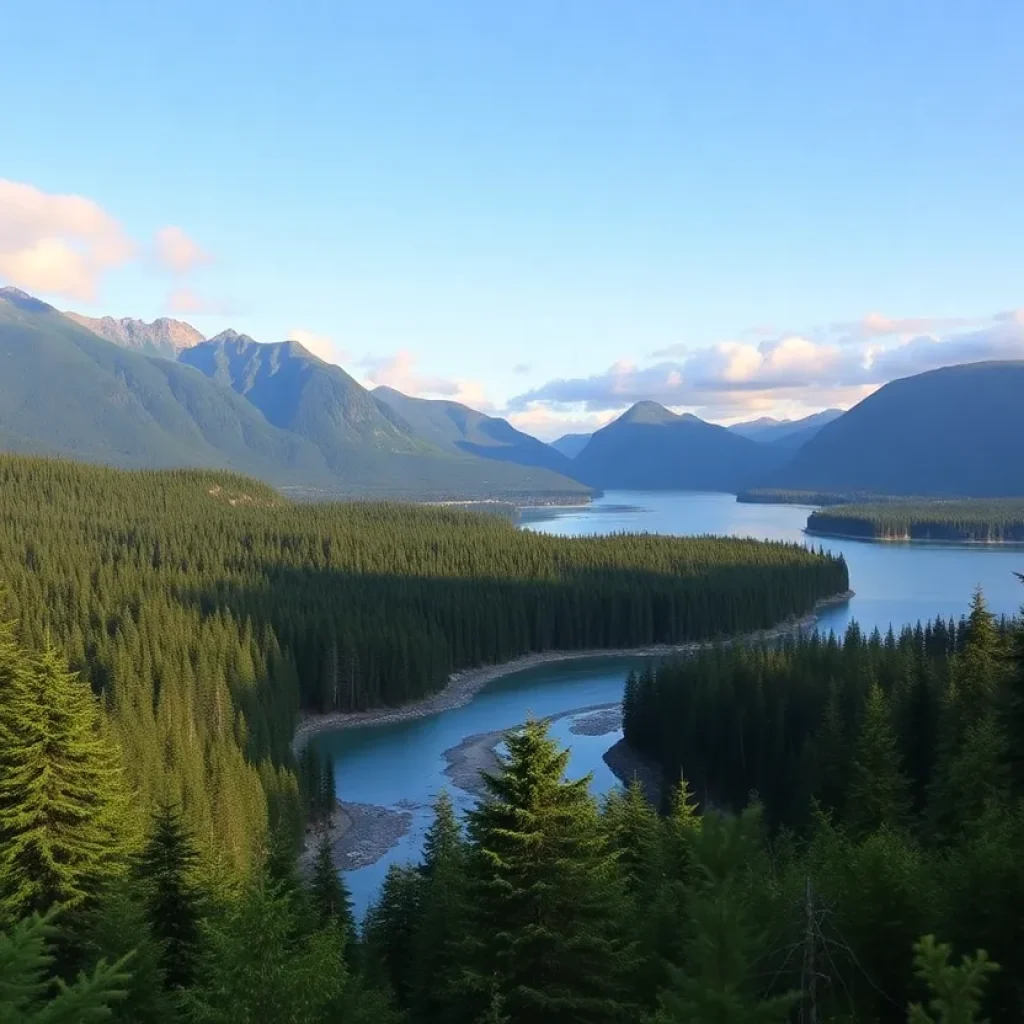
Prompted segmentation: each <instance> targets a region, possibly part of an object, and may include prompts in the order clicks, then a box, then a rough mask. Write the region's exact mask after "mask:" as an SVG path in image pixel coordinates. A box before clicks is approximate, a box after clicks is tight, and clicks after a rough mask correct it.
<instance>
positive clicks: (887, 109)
mask: <svg viewBox="0 0 1024 1024" xmlns="http://www.w3.org/2000/svg"><path fill="white" fill-rule="evenodd" d="M9 7H10V9H9V10H6V11H5V12H4V29H3V35H4V41H3V43H0V54H2V59H0V95H2V96H3V97H4V98H5V104H4V115H3V121H2V128H0V284H2V283H7V284H13V285H16V286H18V287H21V288H23V289H24V290H25V291H28V292H31V293H32V294H35V295H38V296H39V297H41V298H44V299H46V300H47V301H49V302H52V303H53V304H54V305H56V306H58V308H61V309H72V310H76V311H79V312H83V313H86V314H90V315H112V316H133V317H140V318H143V319H145V320H151V319H153V318H155V317H159V316H172V317H176V318H180V319H184V320H187V321H188V322H190V323H192V324H194V325H195V326H196V327H197V328H198V329H199V330H200V331H202V332H203V333H204V334H206V335H207V336H211V335H213V334H215V333H217V332H218V331H220V330H222V329H224V328H226V327H229V326H230V327H233V328H235V329H237V330H240V331H243V332H245V333H247V334H250V335H252V336H253V337H254V338H256V339H257V340H258V341H266V342H270V341H281V340H284V339H285V338H289V337H292V338H296V339H298V340H300V341H302V342H304V343H305V344H307V346H308V347H310V348H311V349H312V350H313V351H314V352H316V353H317V354H318V355H320V356H321V357H322V358H326V359H329V360H330V361H332V362H337V363H339V364H340V365H342V366H344V367H345V368H346V369H347V370H348V371H349V372H351V373H352V374H353V375H354V376H355V377H356V378H357V379H359V380H361V381H362V382H364V383H366V384H369V385H375V384H389V385H391V386H393V387H397V388H399V389H400V390H404V391H406V392H408V393H411V394H419V395H423V396H426V397H445V398H454V399H456V400H459V401H464V402H466V403H467V404H470V405H473V406H475V407H477V408H481V409H484V410H485V411H489V412H494V413H497V414H500V415H506V416H508V417H509V418H510V419H511V420H512V421H513V422H514V423H515V424H516V425H517V426H519V427H521V428H522V429H525V430H528V431H531V432H533V433H536V434H537V435H538V436H542V437H545V438H551V437H554V436H557V435H559V434H561V433H564V432H567V431H577V430H590V429H593V428H594V427H596V426H598V425H600V424H602V423H604V422H607V421H608V420H609V419H610V418H612V417H614V416H615V415H617V414H618V413H619V412H621V411H622V410H623V409H625V408H626V407H628V405H630V404H631V403H632V402H634V401H636V400H639V399H653V400H655V401H659V402H662V403H664V404H666V405H669V406H670V407H672V408H674V409H677V410H680V411H683V410H685V411H692V412H696V413H697V414H698V415H701V416H703V417H705V418H707V419H711V420H715V421H718V422H726V423H729V422H736V421H739V420H744V419H750V418H754V417H758V416H762V415H773V416H776V417H795V416H800V415H805V414H808V413H811V412H814V411H817V410H820V409H822V408H826V407H830V406H841V407H848V406H849V405H851V404H853V403H855V402H856V401H859V400H860V399H861V398H863V397H864V396H865V395H867V394H869V393H870V392H871V391H872V390H873V389H875V388H877V387H878V386H880V385H881V384H883V383H885V381H886V380H889V379H892V378H893V377H898V376H905V375H907V374H909V373H914V372H918V371H921V370H927V369H931V368H933V367H935V366H940V365H946V364H950V363H955V362H963V361H970V360H975V359H986V358H1024V311H1022V309H1021V307H1024V192H1022V185H1021V183H1022V181H1024V177H1022V166H1024V61H1022V60H1021V59H1020V40H1021V39H1022V38H1024V5H1021V4H1015V3H1008V2H1006V0H994V2H993V0H974V2H972V3H965V2H962V0H960V2H943V0H930V2H924V0H921V2H918V0H827V2H823V0H803V2H797V0H771V2H767V3H766V2H764V0H748V2H735V0H714V2H711V0H699V2H698V0H693V2H690V0H633V2H625V0H516V2H514V3H513V2H506V0H494V2H488V3H480V2H479V0H464V2H452V0H431V2H429V3H428V2H426V0H417V2H412V0H403V2H399V0H372V2H370V0H361V2H358V3H350V2H346V0H323V2H304V0H295V2H293V3H291V4H288V5H285V4H281V3H277V2H265V0H247V2H246V3H244V4H243V3H240V2H238V0H217V2H216V3H209V2H208V0H207V2H202V3H200V2H192V0H168V2H165V3H161V4H148V3H142V4H140V3H138V2H137V0H133V2H132V3H123V2H120V0H119V2H105V0H93V2H91V3H89V4H82V3H80V2H78V0H66V2H55V0H37V2H36V3H33V4H11V5H9Z"/></svg>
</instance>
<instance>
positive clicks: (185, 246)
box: [153, 225, 211, 275]
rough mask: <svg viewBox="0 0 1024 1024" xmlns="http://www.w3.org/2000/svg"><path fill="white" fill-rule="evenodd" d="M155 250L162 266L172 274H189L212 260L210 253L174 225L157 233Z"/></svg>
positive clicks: (154, 243) (154, 244) (154, 241)
mask: <svg viewBox="0 0 1024 1024" xmlns="http://www.w3.org/2000/svg"><path fill="white" fill-rule="evenodd" d="M153 250H154V253H155V255H156V259H157V262H158V263H159V264H160V266H161V267H163V268H164V269H165V270H168V271H170V272H171V273H172V274H179V275H181V274H187V273H188V272H189V271H190V270H194V269H195V268H196V267H198V266H200V265H202V264H204V263H209V262H211V257H210V254H209V253H207V252H206V251H205V250H203V249H202V248H200V246H199V245H198V244H197V243H196V242H194V241H193V240H192V239H191V238H189V236H188V235H186V234H185V232H184V231H183V230H182V229H181V228H179V227H174V226H173V225H170V226H168V227H165V228H161V229H160V230H159V231H158V232H157V233H156V236H155V237H154V239H153Z"/></svg>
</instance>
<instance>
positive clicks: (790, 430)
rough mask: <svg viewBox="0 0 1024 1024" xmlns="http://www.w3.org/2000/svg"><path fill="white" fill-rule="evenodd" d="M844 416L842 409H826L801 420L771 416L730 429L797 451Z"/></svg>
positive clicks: (753, 438)
mask: <svg viewBox="0 0 1024 1024" xmlns="http://www.w3.org/2000/svg"><path fill="white" fill-rule="evenodd" d="M842 415H843V410H842V409H825V410H823V411H822V412H816V413H814V414H813V415H811V416H805V417H803V419H799V420H777V419H773V418H772V417H771V416H762V417H761V418H760V419H756V420H750V421H749V422H747V423H734V424H733V425H732V426H731V427H729V429H730V430H731V431H732V432H733V433H734V434H739V435H740V436H741V437H749V438H750V440H751V441H759V442H761V444H778V445H782V446H783V447H785V448H788V449H789V450H791V451H796V449H797V448H799V447H801V445H804V444H806V443H807V442H808V441H809V440H810V439H811V438H812V437H814V435H815V434H816V433H817V432H818V431H819V430H821V428H822V427H823V426H825V424H826V423H831V422H832V421H833V420H836V419H838V418H839V417H840V416H842Z"/></svg>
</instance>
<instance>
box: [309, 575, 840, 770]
mask: <svg viewBox="0 0 1024 1024" xmlns="http://www.w3.org/2000/svg"><path fill="white" fill-rule="evenodd" d="M853 596H854V592H853V591H852V590H847V591H844V592H843V593H841V594H833V595H832V596H831V597H825V598H822V599H821V600H819V601H817V602H816V603H815V605H814V608H813V609H812V610H811V612H810V613H808V614H807V615H805V616H804V617H803V618H800V619H789V620H786V621H784V622H781V623H779V624H778V625H776V626H772V627H769V628H768V629H760V630H755V631H753V632H751V633H741V634H740V635H739V636H734V637H722V638H720V639H717V640H691V641H688V642H687V643H681V644H651V645H648V646H646V647H621V648H596V649H588V650H582V651H565V650H555V651H537V652H534V653H532V654H524V655H522V656H521V657H519V658H513V659H512V660H511V661H505V662H502V663H500V664H497V665H480V666H478V667H476V668H467V669H462V670H461V671H458V672H453V673H452V674H451V675H450V676H449V677H448V683H447V685H446V686H445V687H444V688H443V689H441V690H438V692H437V693H434V694H431V695H430V696H429V697H425V698H423V699H422V700H417V701H413V702H411V703H409V704H403V705H401V706H400V707H394V708H371V709H369V710H367V711H335V712H330V713H328V714H308V713H307V714H306V715H305V716H304V717H302V718H301V719H300V720H299V722H298V724H297V725H296V727H295V732H294V734H293V736H292V750H293V751H294V752H295V753H298V752H299V751H300V750H301V749H302V748H303V747H304V746H305V745H306V744H307V743H308V742H309V740H310V737H312V736H315V735H317V734H318V733H321V732H333V731H336V730H340V729H358V728H362V727H364V726H374V725H392V724H397V723H399V722H409V721H413V720H415V719H417V718H427V717H429V716H430V715H436V714H439V713H440V712H442V711H452V710H454V709H455V708H460V707H463V706H464V705H466V704H468V703H469V702H470V701H471V700H472V699H473V698H474V697H475V696H476V695H477V694H478V693H479V692H480V691H481V690H482V689H483V688H484V687H485V686H486V685H487V684H488V683H491V682H493V681H494V680H496V679H501V678H503V677H504V676H509V675H514V674H515V673H517V672H523V671H526V670H527V669H531V668H539V667H540V666H542V665H553V664H558V663H560V662H563V661H584V660H588V659H591V658H644V657H648V658H657V657H668V656H673V655H686V654H693V653H695V652H696V651H700V650H705V649H707V648H710V647H728V646H729V645H731V644H737V643H762V642H764V641H766V640H778V639H780V638H782V637H786V636H794V635H797V634H799V633H803V632H806V631H807V630H809V629H813V628H814V626H815V625H817V622H818V619H819V617H820V615H821V613H822V612H823V611H825V610H827V609H829V608H836V607H839V606H840V605H844V604H847V603H848V602H849V601H850V599H851V598H852V597H853Z"/></svg>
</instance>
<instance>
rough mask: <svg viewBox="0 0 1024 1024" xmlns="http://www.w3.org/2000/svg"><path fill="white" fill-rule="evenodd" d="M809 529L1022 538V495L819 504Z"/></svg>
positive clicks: (888, 537)
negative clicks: (955, 499) (838, 505)
mask: <svg viewBox="0 0 1024 1024" xmlns="http://www.w3.org/2000/svg"><path fill="white" fill-rule="evenodd" d="M807 532H808V533H812V534H816V535H819V536H824V537H854V538H858V539H861V538H863V539H865V540H879V541H946V542H956V543H968V544H1020V543H1024V499H1021V498H1006V499H981V498H978V499H964V500H961V501H891V502H884V503H882V502H871V503H867V504H849V505H843V506H842V507H837V508H829V509H820V510H818V511H815V512H812V513H811V514H810V515H809V516H808V517H807Z"/></svg>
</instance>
